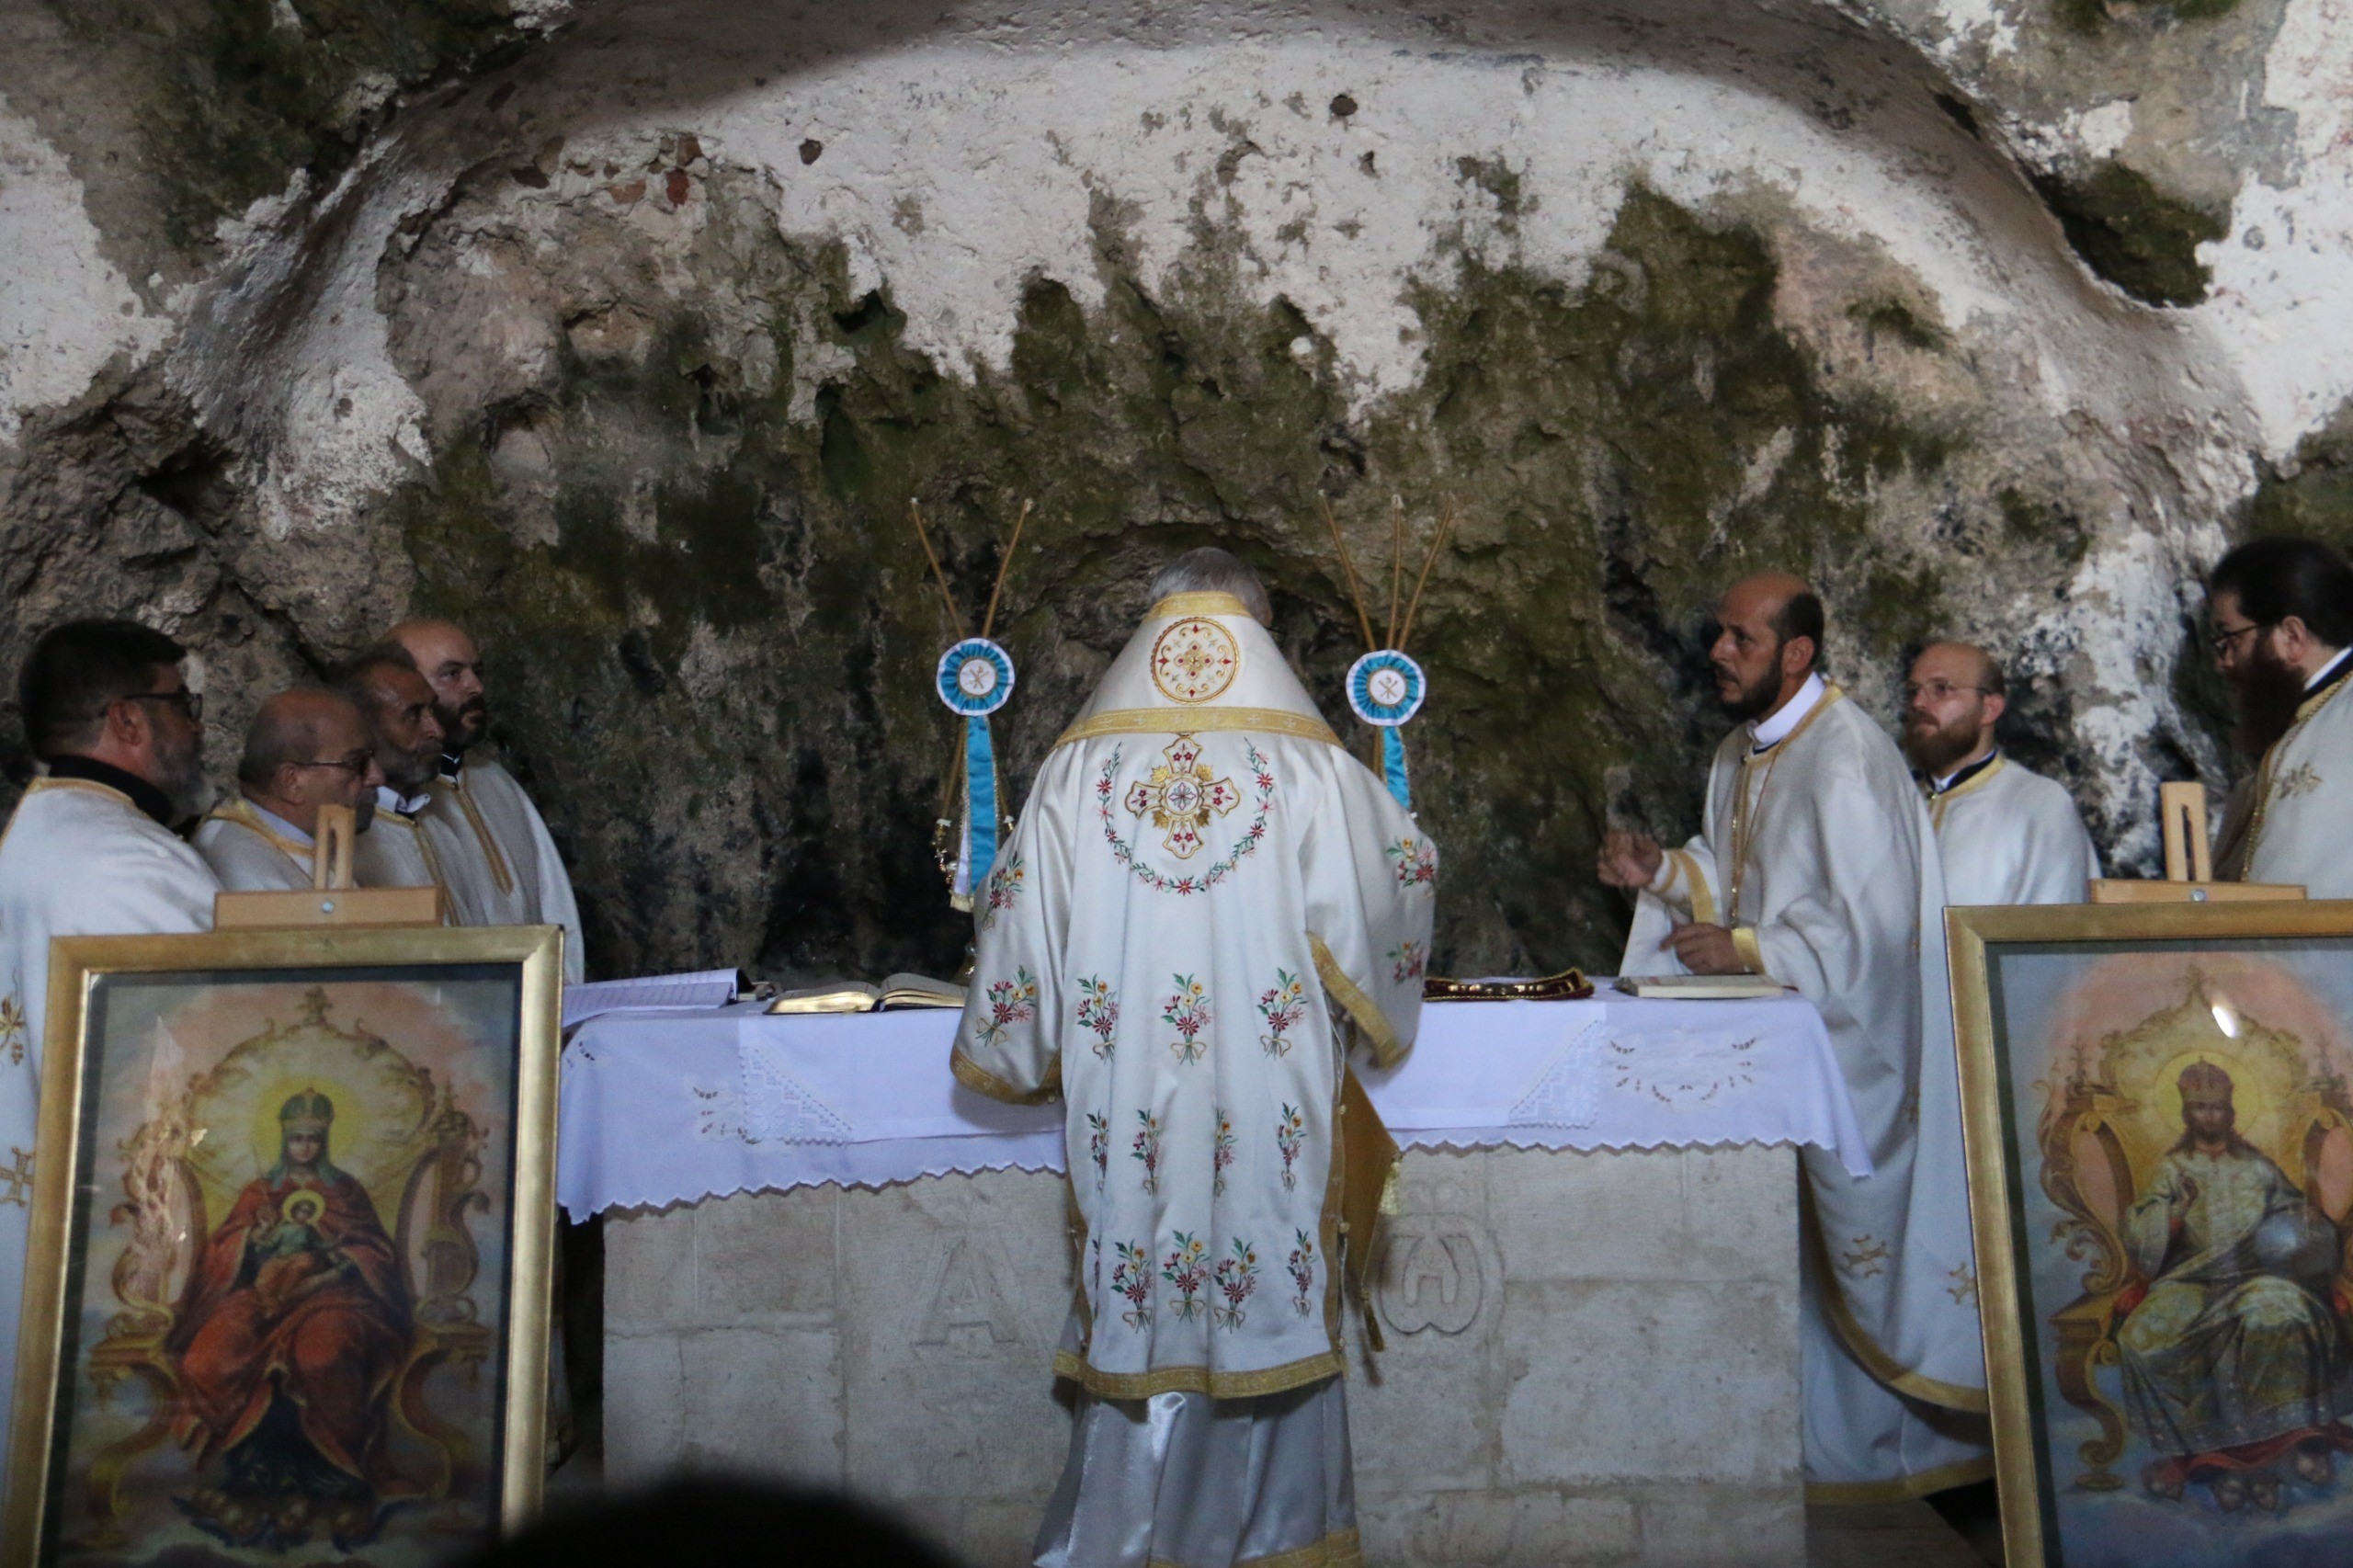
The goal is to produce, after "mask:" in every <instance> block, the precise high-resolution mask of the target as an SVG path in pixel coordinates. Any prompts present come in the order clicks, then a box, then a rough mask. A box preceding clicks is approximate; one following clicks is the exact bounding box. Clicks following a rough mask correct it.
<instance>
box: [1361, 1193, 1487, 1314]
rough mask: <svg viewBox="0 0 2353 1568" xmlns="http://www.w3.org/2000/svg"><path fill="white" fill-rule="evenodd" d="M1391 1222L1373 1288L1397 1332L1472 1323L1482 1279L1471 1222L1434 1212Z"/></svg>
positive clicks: (1480, 1302) (1484, 1285)
mask: <svg viewBox="0 0 2353 1568" xmlns="http://www.w3.org/2000/svg"><path fill="white" fill-rule="evenodd" d="M1391 1224H1392V1227H1393V1229H1392V1231H1391V1232H1390V1235H1389V1239H1388V1245H1387V1246H1386V1248H1385V1249H1384V1251H1385V1253H1386V1256H1384V1257H1383V1258H1382V1260H1381V1268H1380V1271H1379V1281H1378V1283H1377V1285H1376V1287H1375V1293H1376V1295H1377V1296H1378V1298H1379V1301H1380V1303H1381V1316H1382V1317H1384V1318H1386V1319H1388V1320H1389V1324H1390V1326H1391V1327H1392V1328H1394V1329H1396V1331H1397V1332H1398V1333H1400V1334H1419V1333H1421V1332H1422V1331H1423V1330H1424V1329H1429V1328H1434V1329H1436V1330H1438V1333H1440V1334H1461V1332H1462V1331H1463V1330H1465V1329H1467V1328H1469V1327H1470V1326H1471V1325H1472V1324H1474V1323H1476V1322H1477V1321H1478V1319H1479V1309H1480V1307H1481V1306H1483V1305H1484V1304H1485V1301H1486V1295H1487V1280H1486V1267H1485V1260H1484V1259H1483V1257H1482V1256H1480V1255H1481V1248H1480V1245H1479V1239H1478V1236H1477V1233H1476V1227H1475V1224H1474V1222H1473V1221H1471V1220H1469V1219H1467V1218H1464V1217H1461V1216H1457V1215H1450V1214H1434V1215H1427V1216H1424V1215H1401V1216H1399V1217H1398V1218H1397V1219H1396V1220H1394V1221H1391Z"/></svg>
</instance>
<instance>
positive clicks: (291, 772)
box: [194, 686, 384, 892]
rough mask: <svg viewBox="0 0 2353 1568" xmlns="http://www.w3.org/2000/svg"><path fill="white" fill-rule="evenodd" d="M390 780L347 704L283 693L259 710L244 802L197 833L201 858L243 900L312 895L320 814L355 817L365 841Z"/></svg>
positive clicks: (242, 777)
mask: <svg viewBox="0 0 2353 1568" xmlns="http://www.w3.org/2000/svg"><path fill="white" fill-rule="evenodd" d="M383 777H384V776H383V775H382V774H381V773H380V772H378V771H377V768H376V750H375V745H374V743H373V742H372V741H370V740H369V735H368V726H367V723H366V722H365V721H363V720H362V719H361V718H360V716H359V710H358V708H356V707H354V706H353V705H352V703H351V701H350V699H348V698H346V697H344V696H342V695H341V694H339V693H336V692H333V691H327V690H324V689H322V688H321V687H307V686H304V687H294V688H293V689H292V690H290V691H281V692H279V693H278V695H277V696H275V697H272V698H270V699H268V700H267V701H266V702H264V703H263V704H262V705H261V707H260V708H259V709H257V710H256V711H255V713H254V719H253V724H252V727H251V728H249V729H248V730H247V731H246V732H245V750H244V756H242V757H240V758H239V759H238V761H237V795H236V797H235V799H233V800H230V801H223V802H222V804H220V805H218V806H216V807H214V808H213V810H212V814H211V815H210V816H209V817H207V818H205V819H204V823H203V824H202V825H201V826H199V828H198V829H197V830H196V835H195V840H194V842H195V845H196V850H197V853H198V854H199V855H201V856H203V857H204V859H205V863H206V864H207V865H210V867H211V868H212V873H213V875H214V876H216V877H219V878H220V879H221V885H222V887H224V888H227V889H230V890H231V891H233V892H272V891H295V890H300V889H304V888H308V887H309V886H310V885H311V871H312V865H313V858H314V853H315V843H316V835H317V834H318V830H319V810H320V808H321V807H323V806H342V807H344V808H346V809H347V810H349V811H350V812H353V814H354V819H355V822H356V824H357V825H358V832H359V833H360V834H362V835H365V834H366V833H367V831H368V827H369V817H370V816H372V815H373V814H374V812H375V809H376V787H377V785H379V784H381V782H383Z"/></svg>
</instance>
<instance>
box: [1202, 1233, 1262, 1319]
mask: <svg viewBox="0 0 2353 1568" xmlns="http://www.w3.org/2000/svg"><path fill="white" fill-rule="evenodd" d="M1257 1289H1258V1254H1257V1250H1256V1248H1254V1247H1252V1246H1251V1245H1250V1244H1249V1243H1248V1242H1245V1241H1244V1240H1243V1239H1242V1238H1241V1237H1240V1236H1236V1237H1234V1238H1233V1256H1230V1257H1222V1258H1219V1259H1218V1260H1217V1293H1218V1294H1219V1295H1220V1296H1222V1297H1223V1298H1224V1300H1223V1301H1211V1303H1210V1322H1211V1323H1212V1324H1215V1325H1216V1326H1218V1327H1219V1328H1222V1329H1229V1330H1231V1329H1236V1328H1240V1327H1241V1326H1242V1317H1243V1312H1242V1307H1243V1303H1244V1302H1245V1301H1249V1299H1250V1296H1251V1292H1253V1291H1255V1290H1257Z"/></svg>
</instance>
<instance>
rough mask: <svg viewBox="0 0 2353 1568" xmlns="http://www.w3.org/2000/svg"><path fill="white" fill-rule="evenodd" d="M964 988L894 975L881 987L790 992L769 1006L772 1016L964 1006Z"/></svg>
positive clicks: (853, 984) (861, 984) (847, 985)
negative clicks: (775, 1014)
mask: <svg viewBox="0 0 2353 1568" xmlns="http://www.w3.org/2000/svg"><path fill="white" fill-rule="evenodd" d="M963 1005H964V988H963V987H962V986H961V985H956V984H953V983H949V982H948V981H945V980H934V979H932V978H931V977H930V976H929V975H925V974H894V975H892V976H890V977H889V978H888V979H886V980H884V981H883V982H882V983H881V984H880V985H872V984H869V983H867V982H865V981H863V980H850V981H845V982H843V983H841V984H838V985H813V986H811V987H810V988H809V989H807V990H805V991H788V992H785V993H784V994H782V995H780V996H779V997H778V998H777V999H776V1000H775V1001H773V1002H771V1003H769V1004H768V1005H767V1011H769V1012H771V1013H785V1014H793V1013H885V1012H892V1011H896V1010H898V1009H900V1008H904V1007H961V1006H963Z"/></svg>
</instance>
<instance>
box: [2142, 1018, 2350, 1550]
mask: <svg viewBox="0 0 2353 1568" xmlns="http://www.w3.org/2000/svg"><path fill="white" fill-rule="evenodd" d="M2177 1083H2178V1087H2179V1088H2180V1091H2181V1116H2182V1127H2183V1131H2182V1135H2181V1139H2180V1141H2179V1142H2177V1143H2176V1144H2175V1145H2174V1146H2173V1148H2172V1149H2171V1150H2169V1151H2167V1152H2166V1153H2165V1157H2164V1158H2163V1159H2162V1160H2160V1161H2159V1162H2158V1163H2157V1165H2156V1167H2155V1169H2154V1171H2152V1172H2151V1173H2150V1176H2149V1180H2148V1182H2147V1183H2146V1185H2145V1186H2143V1188H2142V1190H2141V1194H2140V1196H2139V1198H2137V1199H2135V1200H2134V1201H2133V1203H2132V1206H2131V1210H2130V1211H2129V1212H2128V1213H2127V1215H2126V1217H2125V1224H2124V1239H2125V1244H2126V1246H2127V1248H2128V1249H2129V1250H2130V1252H2131V1261H2132V1266H2133V1267H2134V1269H2135V1270H2136V1271H2137V1272H2138V1274H2139V1275H2140V1277H2141V1278H2143V1279H2144V1280H2146V1281H2147V1286H2146V1290H2145V1294H2143V1293H2140V1292H2137V1291H2135V1290H2131V1289H2130V1288H2128V1290H2126V1292H2125V1293H2124V1294H2123V1295H2122V1296H2120V1299H2119V1301H2118V1307H2119V1313H2118V1315H2119V1317H2120V1319H2121V1320H2122V1321H2121V1326H2120V1328H2119V1330H2118V1331H2117V1335H2116V1341H2117V1348H2118V1350H2119V1351H2120V1360H2121V1362H2122V1369H2123V1377H2124V1403H2125V1408H2126V1409H2127V1410H2128V1411H2130V1412H2131V1416H2132V1422H2133V1425H2134V1426H2136V1427H2138V1428H2139V1430H2140V1434H2141V1436H2142V1437H2143V1438H2145V1439H2146V1440H2147V1441H2148V1442H2149V1444H2150V1445H2151V1446H2152V1447H2154V1449H2157V1451H2158V1452H2159V1454H2160V1455H2162V1456H2163V1457H2162V1458H2159V1459H2157V1460H2153V1461H2151V1462H2150V1463H2149V1464H2148V1465H2147V1466H2145V1467H2144V1468H2143V1472H2142V1482H2143V1485H2144V1486H2145V1487H2146V1488H2147V1490H2148V1492H2149V1493H2150V1494H2152V1495H2153V1496H2156V1497H2161V1498H2167V1499H2178V1498H2179V1497H2181V1496H2182V1494H2183V1493H2184V1491H2185V1489H2186V1488H2187V1487H2188V1485H2190V1484H2192V1483H2199V1484H2203V1485H2205V1486H2206V1487H2208V1488H2209V1489H2210V1490H2211V1492H2212V1494H2213V1497H2214V1501H2215V1503H2216V1504H2217V1505H2218V1506H2220V1507H2221V1508H2222V1510H2223V1511H2224V1512H2225V1513H2235V1512H2237V1511H2238V1510H2239V1509H2241V1508H2244V1507H2245V1506H2248V1505H2249V1504H2252V1505H2253V1506H2255V1507H2256V1509H2257V1510H2258V1511H2261V1512H2265V1513H2268V1512H2271V1511H2273V1510H2275V1509H2277V1508H2278V1507H2279V1501H2280V1480H2281V1476H2280V1471H2281V1470H2282V1469H2283V1468H2284V1469H2285V1471H2286V1472H2287V1473H2288V1474H2289V1475H2290V1476H2293V1477H2294V1478H2295V1479H2296V1480H2298V1481H2301V1482H2303V1483H2307V1484H2309V1485H2313V1486H2320V1487H2325V1486H2328V1485H2330V1484H2331V1483H2333V1482H2334V1480H2335V1478H2336V1458H2335V1456H2336V1454H2337V1453H2338V1452H2342V1451H2353V1428H2348V1427H2347V1426H2346V1425H2345V1423H2343V1422H2342V1421H2340V1420H2339V1419H2338V1417H2339V1415H2342V1414H2345V1413H2346V1412H2347V1410H2348V1409H2349V1408H2353V1400H2348V1397H2347V1395H2348V1392H2353V1391H2348V1388H2347V1379H2348V1376H2349V1375H2353V1355H2348V1348H2349V1346H2348V1341H2347V1317H2348V1308H2353V1303H2348V1302H2347V1301H2346V1300H2345V1299H2344V1298H2343V1296H2342V1294H2341V1293H2340V1291H2339V1290H2338V1288H2337V1285H2336V1277H2337V1271H2338V1255H2339V1249H2340V1247H2341V1245H2342V1243H2341V1240H2340V1238H2339V1236H2338V1233H2337V1230H2336V1226H2335V1225H2334V1224H2333V1223H2331V1222H2330V1221H2329V1219H2328V1217H2327V1216H2326V1215H2325V1214H2324V1213H2322V1212H2321V1211H2320V1210H2319V1209H2318V1208H2316V1207H2315V1206H2314V1205H2313V1203H2312V1202H2310V1201H2309V1200H2308V1199H2307V1198H2306V1196H2305V1195H2304V1194H2303V1193H2302V1192H2301V1191H2299V1190H2298V1189H2297V1187H2296V1186H2295V1185H2294V1184H2293V1183H2292V1182H2290V1180H2289V1179H2288V1177H2287V1175H2286V1173H2284V1172H2282V1171H2281V1170H2280V1168H2279V1166H2278V1165H2275V1164H2274V1163H2273V1162H2272V1161H2271V1160H2270V1159H2269V1158H2268V1157H2267V1156H2266V1155H2264V1154H2263V1153H2261V1152H2260V1151H2259V1150H2257V1149H2256V1148H2255V1147H2254V1146H2253V1145H2252V1144H2250V1143H2248V1142H2246V1141H2245V1139H2244V1138H2242V1137H2240V1136H2239V1134H2238V1131H2237V1127H2236V1113H2235V1110H2234V1107H2233V1104H2232V1089H2233V1086H2234V1085H2233V1084H2232V1082H2231V1076H2230V1074H2228V1073H2226V1072H2224V1071H2223V1070H2222V1068H2220V1067H2218V1066H2215V1065H2214V1064H2212V1063H2211V1062H2195V1063H2192V1064H2191V1065H2190V1066H2188V1067H2187V1068H2185V1069H2184V1070H2183V1071H2182V1074H2181V1075H2180V1078H2179V1079H2178V1081H2177Z"/></svg>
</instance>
